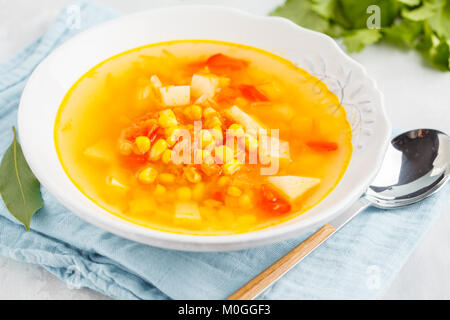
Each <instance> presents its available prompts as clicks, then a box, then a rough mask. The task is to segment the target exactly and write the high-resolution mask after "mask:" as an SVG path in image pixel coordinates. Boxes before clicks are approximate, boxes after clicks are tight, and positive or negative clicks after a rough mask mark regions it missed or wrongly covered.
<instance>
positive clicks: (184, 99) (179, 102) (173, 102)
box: [159, 86, 191, 107]
mask: <svg viewBox="0 0 450 320" xmlns="http://www.w3.org/2000/svg"><path fill="white" fill-rule="evenodd" d="M159 90H160V92H161V100H162V103H163V104H164V105H165V106H169V107H175V106H185V105H187V104H189V102H190V100H191V87H190V86H168V87H163V88H160V89H159Z"/></svg>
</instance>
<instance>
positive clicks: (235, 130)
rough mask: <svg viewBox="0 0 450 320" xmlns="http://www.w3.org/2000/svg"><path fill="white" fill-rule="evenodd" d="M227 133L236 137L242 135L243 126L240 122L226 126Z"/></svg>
mask: <svg viewBox="0 0 450 320" xmlns="http://www.w3.org/2000/svg"><path fill="white" fill-rule="evenodd" d="M228 133H229V134H232V135H234V136H236V137H243V136H244V134H245V132H244V127H243V126H242V125H240V124H237V123H233V124H232V125H231V126H229V127H228Z"/></svg>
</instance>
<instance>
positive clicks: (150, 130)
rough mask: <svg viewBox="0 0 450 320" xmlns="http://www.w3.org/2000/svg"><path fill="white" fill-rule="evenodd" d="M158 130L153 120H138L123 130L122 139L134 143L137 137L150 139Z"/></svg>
mask: <svg viewBox="0 0 450 320" xmlns="http://www.w3.org/2000/svg"><path fill="white" fill-rule="evenodd" d="M159 128H160V127H159V126H158V124H157V123H156V120H155V119H145V120H140V121H138V122H136V123H133V124H132V125H131V126H130V127H128V128H125V129H124V131H123V134H122V137H123V138H124V139H127V140H129V141H134V140H135V139H136V138H137V137H139V136H147V137H149V138H150V139H151V138H152V136H153V135H154V133H155V131H156V130H158V129H159Z"/></svg>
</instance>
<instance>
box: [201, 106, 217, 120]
mask: <svg viewBox="0 0 450 320" xmlns="http://www.w3.org/2000/svg"><path fill="white" fill-rule="evenodd" d="M217 114H218V112H217V111H216V110H215V109H214V108H211V107H208V108H206V109H205V110H204V111H203V117H205V118H210V117H212V116H215V115H217Z"/></svg>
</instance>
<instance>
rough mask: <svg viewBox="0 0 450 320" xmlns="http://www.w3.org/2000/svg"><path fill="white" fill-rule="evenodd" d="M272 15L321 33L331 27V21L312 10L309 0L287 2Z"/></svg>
mask: <svg viewBox="0 0 450 320" xmlns="http://www.w3.org/2000/svg"><path fill="white" fill-rule="evenodd" d="M271 15H274V16H281V17H285V18H288V19H289V20H292V21H293V22H295V23H297V24H298V25H301V26H302V27H305V28H308V29H312V30H316V31H319V32H327V31H328V29H329V27H330V23H329V21H328V20H327V19H325V18H323V17H321V16H320V15H319V14H318V13H317V12H315V11H314V10H313V9H312V4H311V2H309V0H302V1H298V0H286V2H285V3H284V5H281V6H279V7H278V8H276V9H275V10H274V11H273V12H272V13H271Z"/></svg>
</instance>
